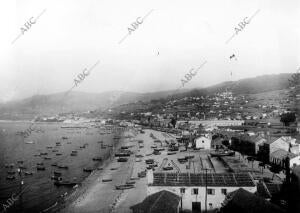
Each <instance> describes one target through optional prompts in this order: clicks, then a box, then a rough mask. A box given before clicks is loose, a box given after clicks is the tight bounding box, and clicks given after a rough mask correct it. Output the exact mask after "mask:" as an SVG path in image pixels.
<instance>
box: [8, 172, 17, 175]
mask: <svg viewBox="0 0 300 213" xmlns="http://www.w3.org/2000/svg"><path fill="white" fill-rule="evenodd" d="M7 174H9V175H14V174H16V171H7Z"/></svg>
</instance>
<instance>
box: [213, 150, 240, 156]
mask: <svg viewBox="0 0 300 213" xmlns="http://www.w3.org/2000/svg"><path fill="white" fill-rule="evenodd" d="M234 155H235V152H234V151H227V150H226V151H215V152H211V153H210V156H211V157H224V156H234Z"/></svg>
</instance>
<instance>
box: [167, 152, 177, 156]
mask: <svg viewBox="0 0 300 213" xmlns="http://www.w3.org/2000/svg"><path fill="white" fill-rule="evenodd" d="M167 155H176V152H168V153H167Z"/></svg>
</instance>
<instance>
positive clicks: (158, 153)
mask: <svg viewBox="0 0 300 213" xmlns="http://www.w3.org/2000/svg"><path fill="white" fill-rule="evenodd" d="M160 154H161V152H160V151H158V150H154V151H153V155H160Z"/></svg>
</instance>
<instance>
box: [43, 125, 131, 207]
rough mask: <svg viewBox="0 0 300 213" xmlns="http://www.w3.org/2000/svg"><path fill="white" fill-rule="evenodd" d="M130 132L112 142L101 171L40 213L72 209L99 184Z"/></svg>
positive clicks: (92, 174)
mask: <svg viewBox="0 0 300 213" xmlns="http://www.w3.org/2000/svg"><path fill="white" fill-rule="evenodd" d="M132 131H134V130H132V129H131V130H125V131H124V132H122V133H121V134H122V137H121V140H119V141H118V142H116V141H114V140H113V144H114V146H115V148H114V149H113V151H112V152H111V153H110V154H109V153H108V155H107V157H106V159H104V160H103V162H102V163H100V164H99V166H98V168H101V169H98V168H97V169H95V170H94V171H93V172H92V173H91V174H90V175H89V176H88V177H86V178H85V179H84V180H83V181H82V182H81V183H80V184H79V186H78V187H76V188H75V189H74V191H72V192H71V193H69V194H68V195H66V196H65V197H63V201H59V200H58V201H57V205H55V203H54V204H53V205H52V206H53V208H51V206H50V207H49V208H50V209H49V208H47V209H45V210H43V211H42V212H69V210H70V209H71V208H72V205H73V204H74V203H76V201H77V200H78V199H79V200H80V199H82V196H84V195H85V194H86V193H87V192H88V190H89V189H90V186H92V185H94V184H96V183H98V182H99V178H101V177H104V176H105V174H106V170H107V169H108V168H109V167H110V166H111V164H112V163H113V162H114V161H115V160H116V157H115V156H114V155H115V153H116V152H117V151H118V149H119V148H120V147H121V145H122V144H124V142H126V140H127V138H126V135H127V134H133V133H132Z"/></svg>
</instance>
